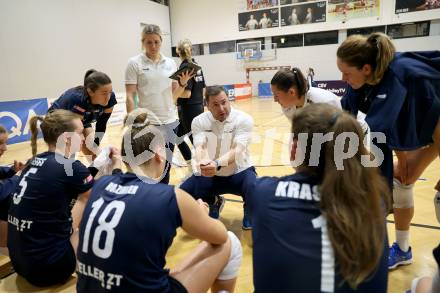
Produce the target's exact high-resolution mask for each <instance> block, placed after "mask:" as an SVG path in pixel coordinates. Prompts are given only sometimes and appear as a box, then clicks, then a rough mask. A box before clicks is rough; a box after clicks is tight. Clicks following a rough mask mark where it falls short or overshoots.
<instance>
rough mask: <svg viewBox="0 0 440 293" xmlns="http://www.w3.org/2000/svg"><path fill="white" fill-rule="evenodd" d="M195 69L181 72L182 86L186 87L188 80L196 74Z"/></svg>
mask: <svg viewBox="0 0 440 293" xmlns="http://www.w3.org/2000/svg"><path fill="white" fill-rule="evenodd" d="M195 75H196V74H195V72H194V69H191V71H185V72H183V73H181V74H179V85H180V86H181V87H186V84H187V83H188V81H189V80H190V79H191V78H193V77H194V76H195Z"/></svg>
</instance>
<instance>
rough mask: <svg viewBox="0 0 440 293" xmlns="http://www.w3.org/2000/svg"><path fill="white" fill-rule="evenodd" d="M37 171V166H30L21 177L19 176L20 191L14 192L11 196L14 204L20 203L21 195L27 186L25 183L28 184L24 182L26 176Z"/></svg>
mask: <svg viewBox="0 0 440 293" xmlns="http://www.w3.org/2000/svg"><path fill="white" fill-rule="evenodd" d="M37 171H38V169H37V168H30V169H29V170H28V171H27V172H26V174H24V176H23V178H21V180H20V183H18V185H20V186H21V190H20V193H19V194H17V193H14V196H13V198H12V200H13V202H14V204H19V203H20V201H21V198H22V197H23V195H24V192H25V191H26V188H27V185H28V184H27V182H26V177H27V176H28V175H29V174H35V173H37Z"/></svg>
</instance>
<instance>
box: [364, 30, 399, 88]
mask: <svg viewBox="0 0 440 293" xmlns="http://www.w3.org/2000/svg"><path fill="white" fill-rule="evenodd" d="M367 42H368V43H369V44H370V45H371V47H372V48H375V49H376V50H377V53H376V60H375V65H376V66H375V68H374V71H373V77H372V80H371V83H372V84H377V83H379V82H380V80H381V79H382V77H383V76H384V74H385V71H387V69H388V66H389V65H390V63H391V61H392V60H393V58H394V53H395V52H396V48H395V47H394V45H393V43H392V42H391V39H390V38H389V37H388V36H387V35H385V34H383V33H372V34H370V35H369V36H368V39H367Z"/></svg>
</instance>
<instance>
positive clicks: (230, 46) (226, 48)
mask: <svg viewBox="0 0 440 293" xmlns="http://www.w3.org/2000/svg"><path fill="white" fill-rule="evenodd" d="M230 52H235V41H226V42H215V43H209V54H221V53H230Z"/></svg>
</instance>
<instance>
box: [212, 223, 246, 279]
mask: <svg viewBox="0 0 440 293" xmlns="http://www.w3.org/2000/svg"><path fill="white" fill-rule="evenodd" d="M228 236H229V240H230V241H231V255H230V256H229V260H228V263H227V264H226V266H225V267H224V268H223V271H222V272H221V273H220V275H219V276H218V277H217V279H218V280H231V279H234V278H236V277H237V276H238V271H239V270H240V266H241V258H242V256H243V251H242V249H241V242H240V240H239V239H238V238H237V236H235V234H234V233H232V232H231V231H228Z"/></svg>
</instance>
